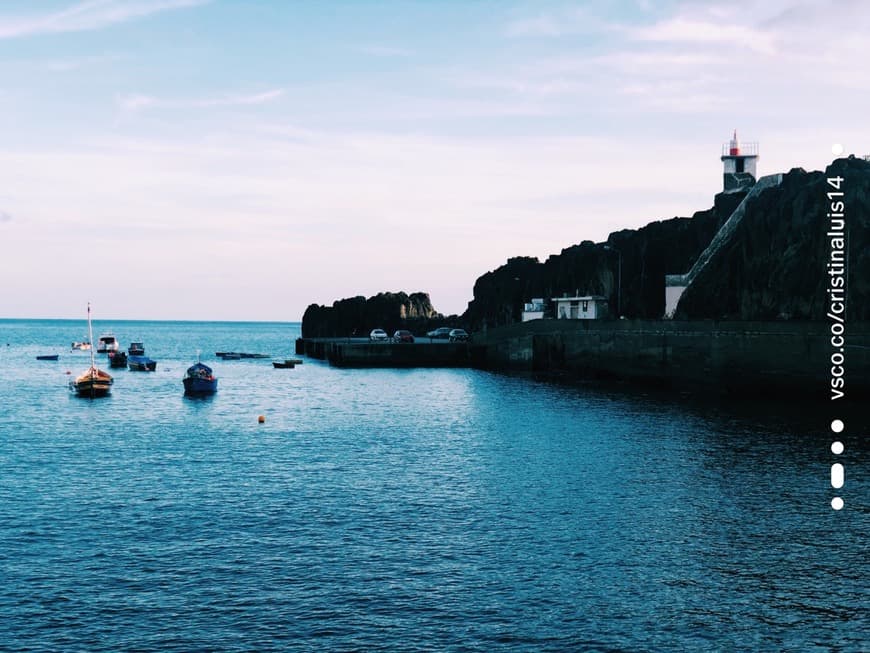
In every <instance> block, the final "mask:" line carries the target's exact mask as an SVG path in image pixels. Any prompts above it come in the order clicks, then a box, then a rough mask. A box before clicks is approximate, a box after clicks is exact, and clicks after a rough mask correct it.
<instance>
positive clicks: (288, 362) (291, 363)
mask: <svg viewBox="0 0 870 653" xmlns="http://www.w3.org/2000/svg"><path fill="white" fill-rule="evenodd" d="M301 363H302V360H301V359H299V358H286V359H284V360H283V361H272V366H273V367H274V368H276V369H290V370H292V369H293V368H294V367H296V366H297V365H299V364H301Z"/></svg>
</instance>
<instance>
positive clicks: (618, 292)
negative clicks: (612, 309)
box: [604, 245, 622, 320]
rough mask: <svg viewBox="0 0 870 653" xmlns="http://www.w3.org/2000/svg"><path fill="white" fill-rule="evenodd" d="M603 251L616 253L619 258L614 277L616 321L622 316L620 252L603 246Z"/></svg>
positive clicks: (608, 246)
mask: <svg viewBox="0 0 870 653" xmlns="http://www.w3.org/2000/svg"><path fill="white" fill-rule="evenodd" d="M604 249H606V250H607V251H608V252H616V254H617V256H618V257H619V258H618V263H617V276H616V319H617V320H618V319H619V318H620V316H621V314H622V252H620V251H619V250H618V249H616V248H615V247H611V246H610V245H605V246H604Z"/></svg>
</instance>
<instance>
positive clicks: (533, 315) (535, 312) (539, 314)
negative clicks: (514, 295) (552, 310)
mask: <svg viewBox="0 0 870 653" xmlns="http://www.w3.org/2000/svg"><path fill="white" fill-rule="evenodd" d="M542 319H544V298H543V297H535V298H534V299H532V301H530V302H529V303H527V304H525V305H524V306H523V322H528V321H529V320H542Z"/></svg>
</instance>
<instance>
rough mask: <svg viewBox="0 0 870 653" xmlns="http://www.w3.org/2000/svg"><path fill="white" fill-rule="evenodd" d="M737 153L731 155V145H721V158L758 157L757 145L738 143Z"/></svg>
mask: <svg viewBox="0 0 870 653" xmlns="http://www.w3.org/2000/svg"><path fill="white" fill-rule="evenodd" d="M737 149H738V153H737V154H731V143H723V144H722V156H758V143H757V142H755V143H744V142H742V141H741V142H739V143H738V144H737Z"/></svg>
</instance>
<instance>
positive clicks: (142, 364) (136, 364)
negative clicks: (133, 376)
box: [127, 356, 157, 372]
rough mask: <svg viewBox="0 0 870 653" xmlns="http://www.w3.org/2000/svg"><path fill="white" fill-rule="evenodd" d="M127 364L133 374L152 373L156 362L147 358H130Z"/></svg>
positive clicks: (155, 367)
mask: <svg viewBox="0 0 870 653" xmlns="http://www.w3.org/2000/svg"><path fill="white" fill-rule="evenodd" d="M127 364H128V366H129V367H130V369H131V370H133V371H134V372H154V371H155V370H156V369H157V361H156V360H154V359H153V358H148V357H147V356H130V357H129V358H128V359H127Z"/></svg>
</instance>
